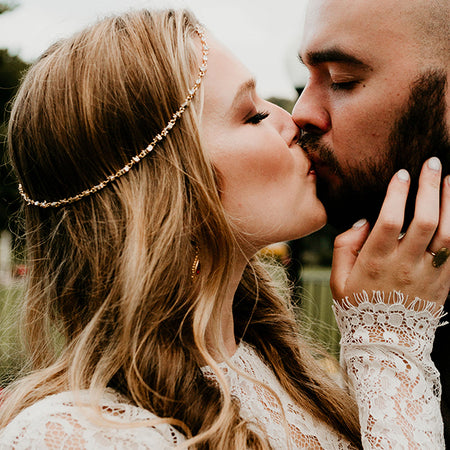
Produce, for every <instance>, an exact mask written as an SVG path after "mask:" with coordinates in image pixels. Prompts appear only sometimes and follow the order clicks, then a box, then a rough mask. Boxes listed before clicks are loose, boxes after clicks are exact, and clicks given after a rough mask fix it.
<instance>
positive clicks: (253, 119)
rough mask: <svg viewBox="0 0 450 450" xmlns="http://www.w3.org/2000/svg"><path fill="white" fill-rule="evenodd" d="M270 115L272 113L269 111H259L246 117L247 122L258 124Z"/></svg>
mask: <svg viewBox="0 0 450 450" xmlns="http://www.w3.org/2000/svg"><path fill="white" fill-rule="evenodd" d="M269 115H270V113H269V112H268V111H259V112H257V113H256V114H255V115H253V116H251V117H249V118H248V119H246V121H245V123H250V124H253V125H257V124H258V123H260V122H262V121H263V120H264V119H267V117H269Z"/></svg>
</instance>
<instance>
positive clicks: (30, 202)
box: [19, 25, 209, 208]
mask: <svg viewBox="0 0 450 450" xmlns="http://www.w3.org/2000/svg"><path fill="white" fill-rule="evenodd" d="M195 31H196V33H197V34H198V36H199V37H200V41H201V43H202V65H201V66H200V68H199V72H198V76H197V79H196V81H195V84H194V86H193V87H192V88H191V89H189V91H188V96H187V97H186V99H185V100H184V102H183V103H182V104H181V105H180V107H179V108H178V111H177V112H175V113H174V114H173V116H172V118H171V119H170V120H169V122H168V123H167V125H166V126H165V127H164V128H163V130H162V131H161V132H160V133H159V134H157V135H156V136H155V137H154V138H153V140H152V141H151V142H150V144H149V145H148V146H147V147H146V148H145V149H144V150H142V151H141V152H140V153H138V154H137V155H136V156H133V158H131V160H130V161H129V162H128V163H127V164H125V166H123V167H122V168H121V169H119V170H118V171H117V172H116V173H115V174H113V175H109V176H108V177H107V178H106V179H105V180H103V181H102V182H101V183H99V184H96V185H95V186H93V187H91V188H90V189H86V190H84V191H82V192H80V193H79V194H77V195H74V196H73V197H67V198H63V199H61V200H57V201H54V202H47V201H46V200H44V201H38V200H33V199H31V198H30V197H28V195H27V194H26V193H25V191H24V190H23V187H22V185H21V184H19V193H20V195H21V196H22V197H23V199H24V200H25V202H26V204H27V205H29V206H38V207H40V208H57V207H58V206H63V205H67V204H69V203H74V202H77V201H78V200H81V199H82V198H84V197H87V196H88V195H91V194H93V193H94V192H97V191H100V190H101V189H103V188H104V187H105V186H106V185H108V184H109V183H111V181H114V180H116V179H117V178H119V177H121V176H122V175H125V174H126V173H127V172H128V171H129V170H130V169H131V168H132V167H133V166H134V165H136V164H137V163H138V162H140V161H141V160H142V159H143V158H145V157H146V156H147V155H148V154H149V153H150V152H151V151H152V150H153V148H154V147H155V145H157V144H158V142H159V141H162V140H163V139H164V138H165V137H166V136H167V135H168V134H169V132H170V130H171V129H172V128H173V127H174V125H175V123H176V122H177V120H178V119H179V118H180V117H181V115H182V114H183V113H184V111H185V110H186V108H187V107H188V106H189V103H190V102H191V101H192V99H193V98H194V96H195V94H196V92H197V90H198V88H199V87H200V84H201V82H202V79H203V77H204V76H205V73H206V70H207V66H208V51H209V48H208V45H207V44H206V39H205V31H204V29H203V28H202V27H201V26H200V25H197V26H196V27H195Z"/></svg>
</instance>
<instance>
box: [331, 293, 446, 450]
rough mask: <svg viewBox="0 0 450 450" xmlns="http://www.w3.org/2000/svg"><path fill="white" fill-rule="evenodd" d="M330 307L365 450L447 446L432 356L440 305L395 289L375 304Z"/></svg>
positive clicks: (365, 299) (348, 302)
mask: <svg viewBox="0 0 450 450" xmlns="http://www.w3.org/2000/svg"><path fill="white" fill-rule="evenodd" d="M333 309H334V311H335V315H336V320H337V323H338V326H339V329H340V331H341V363H342V366H343V368H344V370H345V371H346V372H347V374H348V377H349V381H350V384H351V386H352V387H353V392H354V395H355V399H356V401H357V403H358V407H359V416H360V424H361V434H362V442H363V447H364V448H396V449H397V448H423V449H433V450H435V449H443V448H445V447H444V441H443V424H442V417H441V414H440V407H439V402H440V395H441V387H440V380H439V372H438V371H437V369H436V367H435V366H434V364H433V361H432V360H431V357H430V354H431V350H432V346H433V341H434V334H435V331H436V328H437V327H438V326H439V325H440V323H439V322H440V320H441V319H442V318H443V317H444V315H445V314H444V313H443V307H438V306H436V305H435V304H434V303H432V302H429V301H425V300H422V299H420V298H414V299H412V300H411V299H409V298H408V297H407V296H405V295H403V294H402V293H401V292H398V291H393V292H390V293H383V292H380V291H374V292H373V293H372V296H371V298H370V296H369V294H368V293H367V292H365V291H364V292H362V293H359V294H354V295H353V298H352V299H350V298H345V299H343V300H342V301H340V302H336V301H335V302H334V305H333Z"/></svg>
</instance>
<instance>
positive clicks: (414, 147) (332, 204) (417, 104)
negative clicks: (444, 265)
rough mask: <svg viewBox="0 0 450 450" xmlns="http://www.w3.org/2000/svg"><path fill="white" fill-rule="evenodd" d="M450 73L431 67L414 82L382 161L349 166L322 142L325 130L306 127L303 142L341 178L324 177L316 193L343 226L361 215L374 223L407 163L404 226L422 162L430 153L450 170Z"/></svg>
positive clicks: (331, 219)
mask: <svg viewBox="0 0 450 450" xmlns="http://www.w3.org/2000/svg"><path fill="white" fill-rule="evenodd" d="M446 88H447V76H446V74H445V72H442V71H429V72H426V73H425V74H423V75H421V76H420V77H419V78H418V79H417V80H416V81H415V82H414V83H413V84H412V86H411V91H410V96H409V99H408V101H407V102H406V104H405V107H404V109H403V111H402V112H401V113H400V117H399V118H398V120H397V121H396V123H394V124H393V127H392V131H391V133H390V136H389V139H388V142H387V143H386V152H383V153H384V154H385V157H384V158H382V161H380V159H379V158H378V159H377V162H374V161H372V160H367V159H366V160H365V159H364V153H363V152H364V149H362V154H361V164H360V165H359V166H358V167H351V168H344V167H343V166H342V165H341V164H339V162H338V160H337V159H336V157H335V155H334V153H333V150H332V149H331V148H330V147H328V146H325V145H323V144H322V143H321V142H320V141H321V135H320V134H314V133H313V132H307V131H304V132H303V135H302V137H301V138H300V141H299V143H300V145H301V146H302V147H303V148H304V149H305V151H306V152H307V153H308V154H310V155H311V156H312V155H314V157H316V158H318V159H319V160H320V164H324V165H325V166H327V168H328V169H330V170H331V171H332V172H333V173H334V174H336V175H337V176H338V178H339V179H340V180H341V185H340V186H336V185H333V184H331V183H330V182H329V180H327V179H326V178H320V170H319V173H318V175H319V177H318V181H317V195H318V197H319V199H320V200H321V201H322V202H323V203H324V205H325V208H326V210H327V214H328V221H329V223H330V224H331V225H333V226H334V227H336V229H337V230H338V231H343V230H345V229H347V228H349V227H350V226H351V225H352V224H353V223H354V222H355V221H356V220H358V219H361V218H363V217H364V218H366V219H367V220H368V221H369V222H370V223H371V224H372V225H373V224H374V223H375V221H376V219H377V217H378V214H379V211H380V208H381V205H382V203H383V200H384V197H385V195H386V189H387V185H388V183H389V181H390V179H391V178H392V176H393V175H394V174H395V172H397V171H398V170H400V169H402V168H404V169H407V170H408V171H409V173H410V174H411V180H412V182H411V190H410V195H409V198H408V205H407V212H406V219H405V226H407V225H408V223H409V222H410V221H411V219H412V216H413V213H414V202H415V196H416V193H417V184H418V178H419V174H420V171H421V168H422V164H423V162H424V161H425V160H427V159H428V158H430V157H431V156H437V157H438V158H440V160H441V162H442V165H443V175H447V174H448V173H449V169H450V161H449V160H450V137H449V131H448V130H447V126H446V123H445V113H446V102H445V93H446Z"/></svg>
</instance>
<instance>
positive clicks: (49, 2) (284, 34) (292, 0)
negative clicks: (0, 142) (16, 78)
mask: <svg viewBox="0 0 450 450" xmlns="http://www.w3.org/2000/svg"><path fill="white" fill-rule="evenodd" d="M3 1H4V0H3ZM15 3H18V4H19V6H18V7H17V8H16V9H15V10H14V11H12V12H8V13H4V14H2V15H0V48H3V47H7V48H9V49H10V52H11V53H13V54H18V55H19V56H21V57H22V58H23V59H25V60H26V61H32V60H33V59H34V58H36V57H37V56H39V54H41V53H42V52H43V51H44V50H45V49H46V48H47V47H48V46H49V45H50V44H51V43H52V42H54V41H55V40H57V39H59V38H61V37H64V36H68V35H70V34H71V33H73V32H75V31H77V30H79V29H81V28H83V27H85V26H86V25H88V24H90V23H92V22H93V21H95V20H96V19H97V18H99V17H102V16H105V15H108V14H110V13H116V12H123V11H126V10H128V9H131V8H133V9H135V8H143V7H147V8H151V7H166V6H175V7H186V6H187V7H188V8H190V9H191V10H192V11H193V12H194V13H195V14H196V15H197V17H198V18H199V19H200V20H201V21H202V22H203V23H204V24H205V25H206V26H207V27H208V28H210V29H211V30H212V31H213V32H214V34H215V35H216V37H218V38H219V39H220V40H221V41H222V42H223V43H224V44H225V45H227V46H228V47H229V48H230V49H231V50H232V51H233V52H234V53H235V54H236V55H237V56H238V58H239V59H241V60H242V61H243V62H244V63H245V64H246V65H247V67H249V68H250V70H251V71H252V72H253V74H254V75H255V76H256V78H257V80H258V91H259V93H260V94H261V95H262V96H264V97H269V96H277V97H285V98H295V96H296V94H295V90H294V88H293V86H294V84H297V85H298V84H301V83H304V81H305V80H306V74H305V72H304V69H302V68H301V66H300V63H299V62H298V60H297V59H296V54H297V49H298V46H299V44H300V39H301V32H302V28H303V21H304V10H305V4H306V0H128V1H127V0H71V1H68V0H15ZM294 79H295V81H294ZM298 80H300V81H298Z"/></svg>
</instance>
